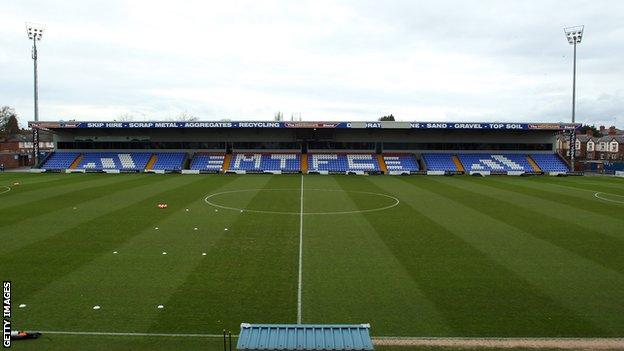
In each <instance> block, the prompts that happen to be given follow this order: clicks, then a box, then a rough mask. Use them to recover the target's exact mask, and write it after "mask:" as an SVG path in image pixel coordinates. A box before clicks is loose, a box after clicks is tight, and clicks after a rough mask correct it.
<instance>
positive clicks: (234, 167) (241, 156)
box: [228, 153, 301, 172]
mask: <svg viewBox="0 0 624 351" xmlns="http://www.w3.org/2000/svg"><path fill="white" fill-rule="evenodd" d="M300 168H301V154H297V153H233V154H232V160H231V161H230V167H229V168H228V170H231V171H247V172H265V171H281V172H299V170H300Z"/></svg>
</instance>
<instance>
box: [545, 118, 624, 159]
mask: <svg viewBox="0 0 624 351" xmlns="http://www.w3.org/2000/svg"><path fill="white" fill-rule="evenodd" d="M600 133H602V134H603V136H602V137H595V136H593V134H592V131H591V130H588V131H587V133H586V134H577V135H576V145H575V147H574V149H575V157H576V158H577V159H578V160H604V161H624V130H621V129H617V128H615V127H610V128H609V129H606V128H605V127H604V126H600ZM569 148H570V140H569V135H567V134H560V135H558V136H557V151H558V152H559V154H561V155H562V156H564V157H568V156H567V155H568V151H569Z"/></svg>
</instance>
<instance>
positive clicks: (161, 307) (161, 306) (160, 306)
mask: <svg viewBox="0 0 624 351" xmlns="http://www.w3.org/2000/svg"><path fill="white" fill-rule="evenodd" d="M156 308H158V309H163V308H165V306H163V305H158V306H156Z"/></svg>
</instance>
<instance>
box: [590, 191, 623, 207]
mask: <svg viewBox="0 0 624 351" xmlns="http://www.w3.org/2000/svg"><path fill="white" fill-rule="evenodd" d="M600 194H603V195H612V196H617V197H621V198H622V199H624V195H617V194H611V193H604V192H602V191H599V192H597V193H595V194H594V197H595V198H597V199H600V200H604V201H609V202H615V203H616V204H624V201H618V200H612V199H606V198H604V197H600Z"/></svg>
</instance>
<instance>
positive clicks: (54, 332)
mask: <svg viewBox="0 0 624 351" xmlns="http://www.w3.org/2000/svg"><path fill="white" fill-rule="evenodd" d="M39 332H40V333H42V334H63V335H103V336H169V337H195V338H222V337H223V335H222V334H166V333H114V332H90V331H86V332H80V331H60V330H41V331H39ZM232 336H233V337H235V338H237V337H238V335H232Z"/></svg>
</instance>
